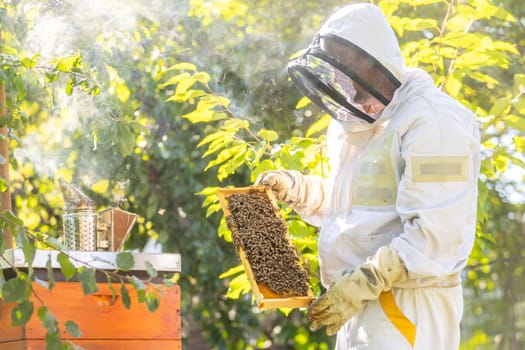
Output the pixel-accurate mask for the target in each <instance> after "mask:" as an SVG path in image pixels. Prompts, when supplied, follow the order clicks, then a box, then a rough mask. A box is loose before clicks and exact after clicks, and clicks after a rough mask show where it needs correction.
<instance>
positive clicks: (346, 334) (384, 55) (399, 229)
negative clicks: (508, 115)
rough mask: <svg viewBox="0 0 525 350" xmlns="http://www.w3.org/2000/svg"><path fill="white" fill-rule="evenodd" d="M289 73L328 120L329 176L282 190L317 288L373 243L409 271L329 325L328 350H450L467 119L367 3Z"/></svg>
mask: <svg viewBox="0 0 525 350" xmlns="http://www.w3.org/2000/svg"><path fill="white" fill-rule="evenodd" d="M336 38H341V39H342V40H340V39H336ZM325 39H326V41H325V42H323V40H325ZM334 43H335V44H334ZM341 43H343V44H341ZM348 43H350V45H348ZM332 44H333V45H332ZM330 45H332V46H330ZM337 45H340V46H344V47H345V48H347V47H351V48H352V50H353V52H354V53H355V52H358V53H359V54H360V55H361V56H366V55H365V53H366V54H368V55H369V56H370V57H372V58H373V59H369V58H367V59H366V61H367V62H369V63H370V64H369V65H370V66H371V67H374V68H373V69H372V68H371V69H372V71H374V72H378V71H380V72H382V73H381V74H380V75H381V77H380V78H378V79H375V80H374V79H372V80H370V79H369V76H368V75H367V74H368V73H367V71H366V70H365V71H363V70H360V68H359V67H357V66H356V67H354V66H352V65H351V64H348V62H347V61H345V59H344V57H337V54H336V53H335V52H340V51H341V50H339V49H341V47H339V49H337V50H334V51H331V49H333V48H334V47H335V46H337ZM356 47H357V48H359V50H357V49H355V48H356ZM323 55H326V56H328V59H327V57H325V56H323ZM377 67H380V68H377ZM347 68H348V69H347ZM385 71H387V72H389V74H388V73H386V74H385V73H384V72H385ZM290 74H291V76H292V79H293V81H294V82H296V84H298V87H299V88H300V89H301V90H302V91H303V92H304V93H305V94H307V96H309V97H310V98H311V99H312V101H313V102H314V103H317V104H318V105H319V106H320V107H321V108H323V109H325V110H326V111H327V112H328V113H330V115H331V116H332V117H333V118H334V119H333V120H332V123H331V125H330V127H329V130H328V137H327V140H328V151H329V157H330V165H331V174H330V177H329V178H328V179H321V178H318V177H312V176H303V175H301V174H300V173H297V172H291V173H290V174H288V175H287V176H288V177H291V179H292V180H291V181H289V182H288V187H289V188H287V189H285V191H290V192H289V193H294V195H293V196H288V203H289V204H290V205H291V206H292V207H293V208H294V209H295V210H296V211H297V212H298V213H299V214H301V215H302V216H303V218H304V219H305V220H306V221H307V222H310V223H311V224H313V225H317V226H320V227H321V230H320V231H321V232H320V237H319V259H320V266H321V277H322V282H323V284H324V285H325V286H326V287H327V288H328V289H329V290H330V288H329V287H330V285H331V284H332V283H337V282H338V281H339V279H336V278H335V276H338V275H340V274H341V273H342V272H343V271H355V270H359V269H361V268H362V266H363V264H366V263H367V259H368V258H369V257H373V256H375V255H376V253H378V251H380V250H381V249H383V247H388V249H389V252H390V253H392V254H394V256H397V257H399V259H400V260H398V259H396V261H401V262H402V266H404V268H405V269H406V271H407V274H406V276H404V278H402V279H399V278H396V279H394V280H392V281H393V283H392V284H391V285H388V288H383V287H382V288H381V289H379V290H378V291H379V297H378V298H377V299H375V298H376V297H375V295H376V294H378V293H376V292H374V293H372V294H370V295H372V297H370V296H367V297H366V298H364V299H363V300H366V302H364V303H362V304H359V305H358V306H359V307H358V308H356V310H358V311H357V314H355V315H354V316H353V317H352V319H351V320H350V321H348V322H346V324H345V325H344V326H343V328H341V330H340V331H339V332H338V340H337V347H338V349H341V350H343V349H345V350H346V349H420V350H423V349H424V350H426V349H433V350H449V349H456V348H457V347H458V344H459V322H460V320H461V316H462V305H463V304H462V300H463V299H462V292H461V285H460V283H459V282H460V281H459V273H460V272H461V270H462V269H463V268H464V267H465V265H466V263H467V259H468V256H469V254H470V251H471V249H472V245H473V241H474V236H475V224H476V203H477V178H478V175H479V131H478V125H477V122H476V118H475V116H474V115H473V113H472V112H470V111H469V110H468V109H466V108H465V107H463V106H462V105H461V104H459V103H458V102H457V101H455V100H454V99H452V98H451V97H449V96H448V95H446V94H445V93H443V92H442V91H440V90H439V89H437V88H435V87H434V84H433V81H432V79H431V78H430V76H428V74H426V73H425V72H424V71H422V70H406V69H405V67H404V61H403V58H402V56H401V53H400V50H399V45H398V43H397V40H396V38H395V35H394V33H393V31H392V29H391V28H390V26H389V25H388V23H387V21H386V19H385V18H384V16H383V14H382V13H381V11H380V10H379V9H378V8H377V7H376V6H373V5H371V4H358V5H350V6H347V7H345V8H342V9H341V10H340V11H338V12H337V13H336V14H334V15H333V16H332V17H331V18H330V19H329V20H328V21H327V22H326V23H325V25H324V26H323V27H322V28H321V30H320V32H319V35H318V37H317V38H316V39H315V40H314V43H313V45H312V46H311V47H310V49H309V52H308V50H307V52H306V53H305V55H303V57H300V58H299V61H295V62H292V63H291V64H290ZM340 74H341V75H340ZM392 78H395V79H392ZM396 81H397V82H399V84H397V83H396ZM356 83H357V84H356ZM349 84H353V85H354V89H355V90H358V89H361V88H362V89H363V90H364V93H366V94H368V95H367V96H368V97H367V98H369V99H370V100H369V101H371V100H372V99H373V100H374V101H373V102H374V103H377V102H378V101H379V103H380V104H382V105H383V109H382V111H381V112H380V113H379V114H377V115H373V114H371V113H369V110H367V109H366V108H365V106H366V104H365V103H360V102H359V101H358V100H359V99H358V98H356V96H357V93H356V92H354V90H352V88H349ZM392 88H394V89H393V91H391V89H392ZM374 90H375V92H374ZM389 91H390V95H389ZM327 96H328V97H327ZM370 96H371V97H370ZM383 97H384V98H386V100H384V99H383ZM340 116H345V117H340ZM355 125H365V126H366V127H363V128H355V127H354V126H355ZM281 175H282V174H281ZM276 179H277V180H278V177H277V178H275V177H274V180H276ZM305 189H306V190H307V191H308V193H307V194H304V193H303V194H301V193H302V192H303V190H305ZM380 269H383V268H381V267H380ZM383 270H384V269H383ZM383 272H384V271H383ZM381 275H382V273H380V274H379V276H381ZM352 283H353V282H352ZM390 289H391V290H390ZM341 290H344V288H340V291H341ZM336 294H337V293H336ZM338 295H341V296H344V293H339V294H338ZM337 297H339V296H337ZM323 307H324V306H323Z"/></svg>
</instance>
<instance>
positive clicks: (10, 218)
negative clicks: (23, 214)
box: [2, 210, 24, 226]
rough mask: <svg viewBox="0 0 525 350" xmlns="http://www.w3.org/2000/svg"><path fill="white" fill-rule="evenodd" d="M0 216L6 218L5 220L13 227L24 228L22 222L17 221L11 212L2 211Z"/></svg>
mask: <svg viewBox="0 0 525 350" xmlns="http://www.w3.org/2000/svg"><path fill="white" fill-rule="evenodd" d="M2 214H3V215H4V216H5V217H6V218H7V220H9V221H10V222H11V223H13V224H14V225H18V226H24V221H23V220H21V219H19V218H18V217H17V216H16V215H15V214H14V213H13V212H12V211H10V210H7V211H4V212H3V213H2Z"/></svg>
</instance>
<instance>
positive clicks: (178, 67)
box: [168, 62, 197, 71]
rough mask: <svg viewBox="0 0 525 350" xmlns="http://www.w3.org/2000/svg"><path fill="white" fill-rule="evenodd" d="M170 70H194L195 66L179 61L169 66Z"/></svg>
mask: <svg viewBox="0 0 525 350" xmlns="http://www.w3.org/2000/svg"><path fill="white" fill-rule="evenodd" d="M170 70H191V71H195V70H197V66H195V65H194V64H193V63H188V62H181V63H177V64H174V65H173V66H171V67H169V68H168V71H170Z"/></svg>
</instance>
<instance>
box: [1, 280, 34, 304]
mask: <svg viewBox="0 0 525 350" xmlns="http://www.w3.org/2000/svg"><path fill="white" fill-rule="evenodd" d="M28 288H29V286H28V283H27V281H25V280H22V279H21V278H20V277H16V278H11V279H9V280H8V281H7V282H5V283H4V285H3V286H2V299H3V301H4V302H6V303H10V302H14V301H17V302H21V301H24V300H26V295H27V293H26V292H27V289H28Z"/></svg>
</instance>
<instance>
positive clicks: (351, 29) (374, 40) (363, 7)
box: [319, 3, 405, 83]
mask: <svg viewBox="0 0 525 350" xmlns="http://www.w3.org/2000/svg"><path fill="white" fill-rule="evenodd" d="M319 34H320V35H325V34H332V35H335V36H338V37H341V38H343V39H345V40H347V41H349V42H351V43H353V44H355V45H357V46H359V47H360V48H361V49H363V50H364V51H366V52H367V53H368V54H370V55H371V56H372V57H374V58H375V59H376V60H378V61H379V62H380V63H381V64H383V65H384V66H385V68H387V69H388V70H389V71H390V72H391V73H392V75H393V76H394V77H396V78H397V80H399V82H401V83H403V81H404V80H405V60H404V58H403V56H402V55H401V50H400V48H399V43H398V41H397V38H396V35H395V33H394V30H393V29H392V27H391V26H390V24H389V23H388V21H387V20H386V18H385V16H384V14H383V12H382V11H381V9H380V8H379V7H377V6H375V5H372V4H366V3H364V4H352V5H348V6H345V7H343V8H341V9H339V10H338V11H337V12H336V13H334V14H333V15H332V16H331V17H330V18H329V19H328V20H327V21H326V22H325V24H324V25H323V26H322V27H321V29H320V30H319Z"/></svg>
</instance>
